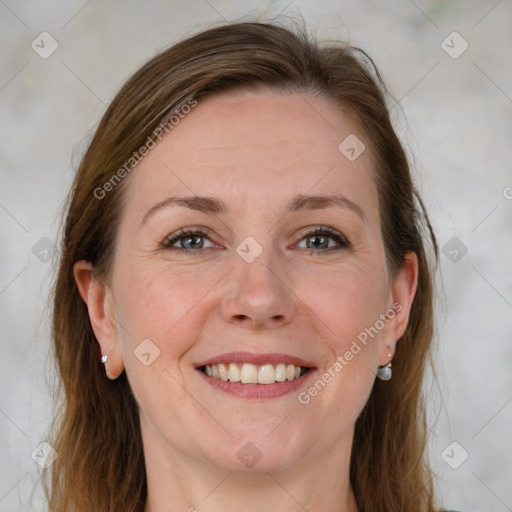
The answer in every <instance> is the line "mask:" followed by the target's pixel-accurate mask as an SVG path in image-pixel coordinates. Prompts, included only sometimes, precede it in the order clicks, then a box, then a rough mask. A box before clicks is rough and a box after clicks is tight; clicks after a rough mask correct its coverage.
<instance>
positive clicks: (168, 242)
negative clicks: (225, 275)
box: [161, 226, 350, 256]
mask: <svg viewBox="0 0 512 512" xmlns="http://www.w3.org/2000/svg"><path fill="white" fill-rule="evenodd" d="M315 235H328V236H329V238H331V239H332V240H334V241H335V242H337V243H338V244H339V247H328V248H326V249H322V250H317V249H309V250H310V251H311V254H315V255H318V254H319V253H321V252H327V253H330V252H332V251H333V250H340V249H348V248H350V242H349V241H348V240H347V238H345V237H344V236H343V235H342V234H341V233H338V232H337V231H335V230H334V229H332V228H329V227H327V226H321V227H319V228H315V229H312V230H311V231H307V232H305V233H303V234H301V239H300V240H299V242H302V241H303V240H304V239H306V238H308V237H312V236H315ZM191 236H203V237H205V238H207V239H208V240H210V239H209V238H208V235H207V233H205V232H204V231H202V230H200V229H196V228H183V229H180V230H179V231H177V232H176V233H174V234H172V235H170V236H169V237H167V238H166V239H165V240H164V241H163V242H162V244H161V248H162V249H167V250H169V249H170V250H173V251H174V252H176V253H177V254H187V255H190V256H193V255H194V256H195V254H193V253H198V254H200V253H201V252H202V251H204V250H207V249H212V247H205V248H203V249H182V248H177V247H173V245H174V244H175V243H176V242H178V241H179V240H181V239H182V238H186V237H191ZM210 241H212V240H210ZM306 250H308V249H306Z"/></svg>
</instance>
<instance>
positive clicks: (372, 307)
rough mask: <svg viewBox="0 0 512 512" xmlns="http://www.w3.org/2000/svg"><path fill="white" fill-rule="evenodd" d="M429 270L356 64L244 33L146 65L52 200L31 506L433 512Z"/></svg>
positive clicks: (383, 116)
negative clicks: (59, 199) (46, 381)
mask: <svg viewBox="0 0 512 512" xmlns="http://www.w3.org/2000/svg"><path fill="white" fill-rule="evenodd" d="M428 245H431V249H432V251H431V252H432V254H433V261H430V259H429V257H428V255H427V249H428V247H427V246H428ZM436 254H437V246H436V240H435V237H434V234H433V232H432V229H431V227H430V223H429V221H428V218H427V215H426V213H425V211H424V208H423V205H422V202H421V199H420V198H419V196H418V194H417V193H416V191H415V189H414V186H413V184H412V182H411V176H410V172H409V167H408V163H407V159H406V156H405V153H404V150H403V148H402V146H401V144H400V142H399V140H398V138H397V136H396V134H395V132H394V130H393V127H392V125H391V123H390V120H389V114H388V110H387V107H386V100H385V87H384V85H383V83H382V80H381V78H380V76H379V74H378V71H377V70H376V69H375V67H374V65H373V62H372V61H371V59H370V58H369V57H367V56H366V55H365V54H364V52H362V51H361V50H358V49H357V48H353V47H350V46H348V45H345V44H341V43H340V44H339V45H330V46H323V45H320V44H317V43H315V42H314V41H312V40H310V39H308V38H307V37H306V36H305V35H302V34H295V33H293V32H291V31H289V30H287V29H285V28H282V27H279V26H275V25H272V24H263V23H237V24H230V25H226V26H222V27H218V28H214V29H210V30H207V31H205V32H202V33H199V34H197V35H196V36H193V37H191V38H189V39H187V40H185V41H182V42H180V43H178V44H176V45H175V46H173V47H171V48H169V49H168V50H166V51H164V52H163V53H161V54H160V55H158V56H157V57H155V58H154V59H152V60H151V61H150V62H148V63H147V64H146V65H145V66H143V67H142V68H141V69H140V70H139V71H138V72H137V73H136V74H135V75H134V76H133V77H132V78H131V79H130V80H129V81H128V82H127V83H126V84H125V85H124V87H123V88H122V89H121V91H120V92H119V93H118V95H117V96H116V98H115V99H114V101H113V102H112V104H111V105H110V107H109V108H108V110H107V112H106V114H105V115H104V117H103V119H102V121H101V123H100V125H99V127H98V129H97V131H96V133H95V135H94V138H93V139H92V142H91V143H90V145H89V148H88V150H87V152H86V154H85V156H84V157H83V160H82V162H81V165H80V168H79V170H78V173H77V176H76V178H75V182H74V184H73V187H72V191H71V193H70V199H69V209H68V213H67V218H66V224H65V230H64V239H63V246H62V259H61V262H60V268H59V274H58V277H57V282H56V286H55V293H54V297H53V300H54V317H53V337H54V343H55V345H54V348H55V355H56V360H57V364H58V371H59V372H60V375H61V382H62V387H63V391H64V397H65V400H64V404H63V410H62V416H61V417H60V418H59V420H58V422H57V424H56V434H55V440H54V442H53V443H52V444H53V445H54V447H55V449H56V450H57V452H58V453H59V457H58V459H57V460H56V461H55V462H54V464H53V466H52V475H51V476H52V479H51V482H49V483H48V489H47V494H48V499H49V503H50V509H51V510H52V511H56V512H57V511H58V512H60V511H65V510H76V511H80V512H82V511H86V510H87V511H89V510H109V511H116V512H117V511H141V512H142V511H145V512H150V511H151V512H161V511H164V510H165V511H170V510H172V511H180V510H183V511H186V510H189V511H193V510H197V511H199V512H202V511H212V512H213V511H217V510H239V509H243V510H249V511H256V510H258V511H260V510H265V511H273V510H279V511H283V510H285V511H288V510H290V511H291V510H309V511H316V510H326V511H327V510H328V511H335V510H336V511H351V512H352V511H359V512H362V511H365V512H369V511H379V512H385V511H396V512H398V511H400V512H403V511H406V510H407V511H418V512H419V511H434V510H438V509H437V508H436V505H435V499H434V492H433V484H432V473H431V471H430V469H429V466H428V464H427V462H426V460H425V445H426V434H425V429H426V427H425V411H424V406H423V403H422V395H421V388H422V379H423V374H424V367H425V364H426V360H427V359H428V357H429V355H430V344H431V338H432V331H433V315H432V300H433V298H432V296H433V290H432V272H433V270H434V269H433V264H434V263H435V257H436ZM391 363H392V367H391Z"/></svg>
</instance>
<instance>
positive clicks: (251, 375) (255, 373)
mask: <svg viewBox="0 0 512 512" xmlns="http://www.w3.org/2000/svg"><path fill="white" fill-rule="evenodd" d="M200 370H201V371H202V372H203V373H204V374H206V375H207V376H208V377H212V378H214V379H220V380H223V381H230V382H241V383H242V384H274V383H275V382H285V381H289V380H295V379H298V378H299V377H302V376H303V375H304V374H305V373H307V371H308V370H309V368H306V367H303V366H296V365H294V364H285V363H278V364H276V365H273V364H271V363H266V364H263V365H254V364H250V363H243V364H237V363H219V364H207V365H204V366H202V367H200Z"/></svg>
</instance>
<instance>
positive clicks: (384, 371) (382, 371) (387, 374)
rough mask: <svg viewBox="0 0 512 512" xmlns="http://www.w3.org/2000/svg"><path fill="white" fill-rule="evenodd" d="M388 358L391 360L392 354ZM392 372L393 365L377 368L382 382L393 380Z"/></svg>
mask: <svg viewBox="0 0 512 512" xmlns="http://www.w3.org/2000/svg"><path fill="white" fill-rule="evenodd" d="M388 357H389V358H391V354H388ZM392 373H393V372H392V370H391V363H388V364H386V365H384V366H379V367H378V368H377V377H378V378H379V379H380V380H389V379H391V375H392Z"/></svg>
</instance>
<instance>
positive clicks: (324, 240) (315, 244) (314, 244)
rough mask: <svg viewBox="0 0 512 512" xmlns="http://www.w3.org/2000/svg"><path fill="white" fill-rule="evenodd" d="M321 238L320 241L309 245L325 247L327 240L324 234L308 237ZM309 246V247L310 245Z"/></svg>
mask: <svg viewBox="0 0 512 512" xmlns="http://www.w3.org/2000/svg"><path fill="white" fill-rule="evenodd" d="M315 239H316V240H321V242H320V243H315V242H314V243H312V244H311V245H312V246H313V248H318V247H327V246H328V242H327V237H325V236H319V235H314V236H312V237H310V240H315ZM326 242H327V245H326ZM310 248H311V247H310Z"/></svg>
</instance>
